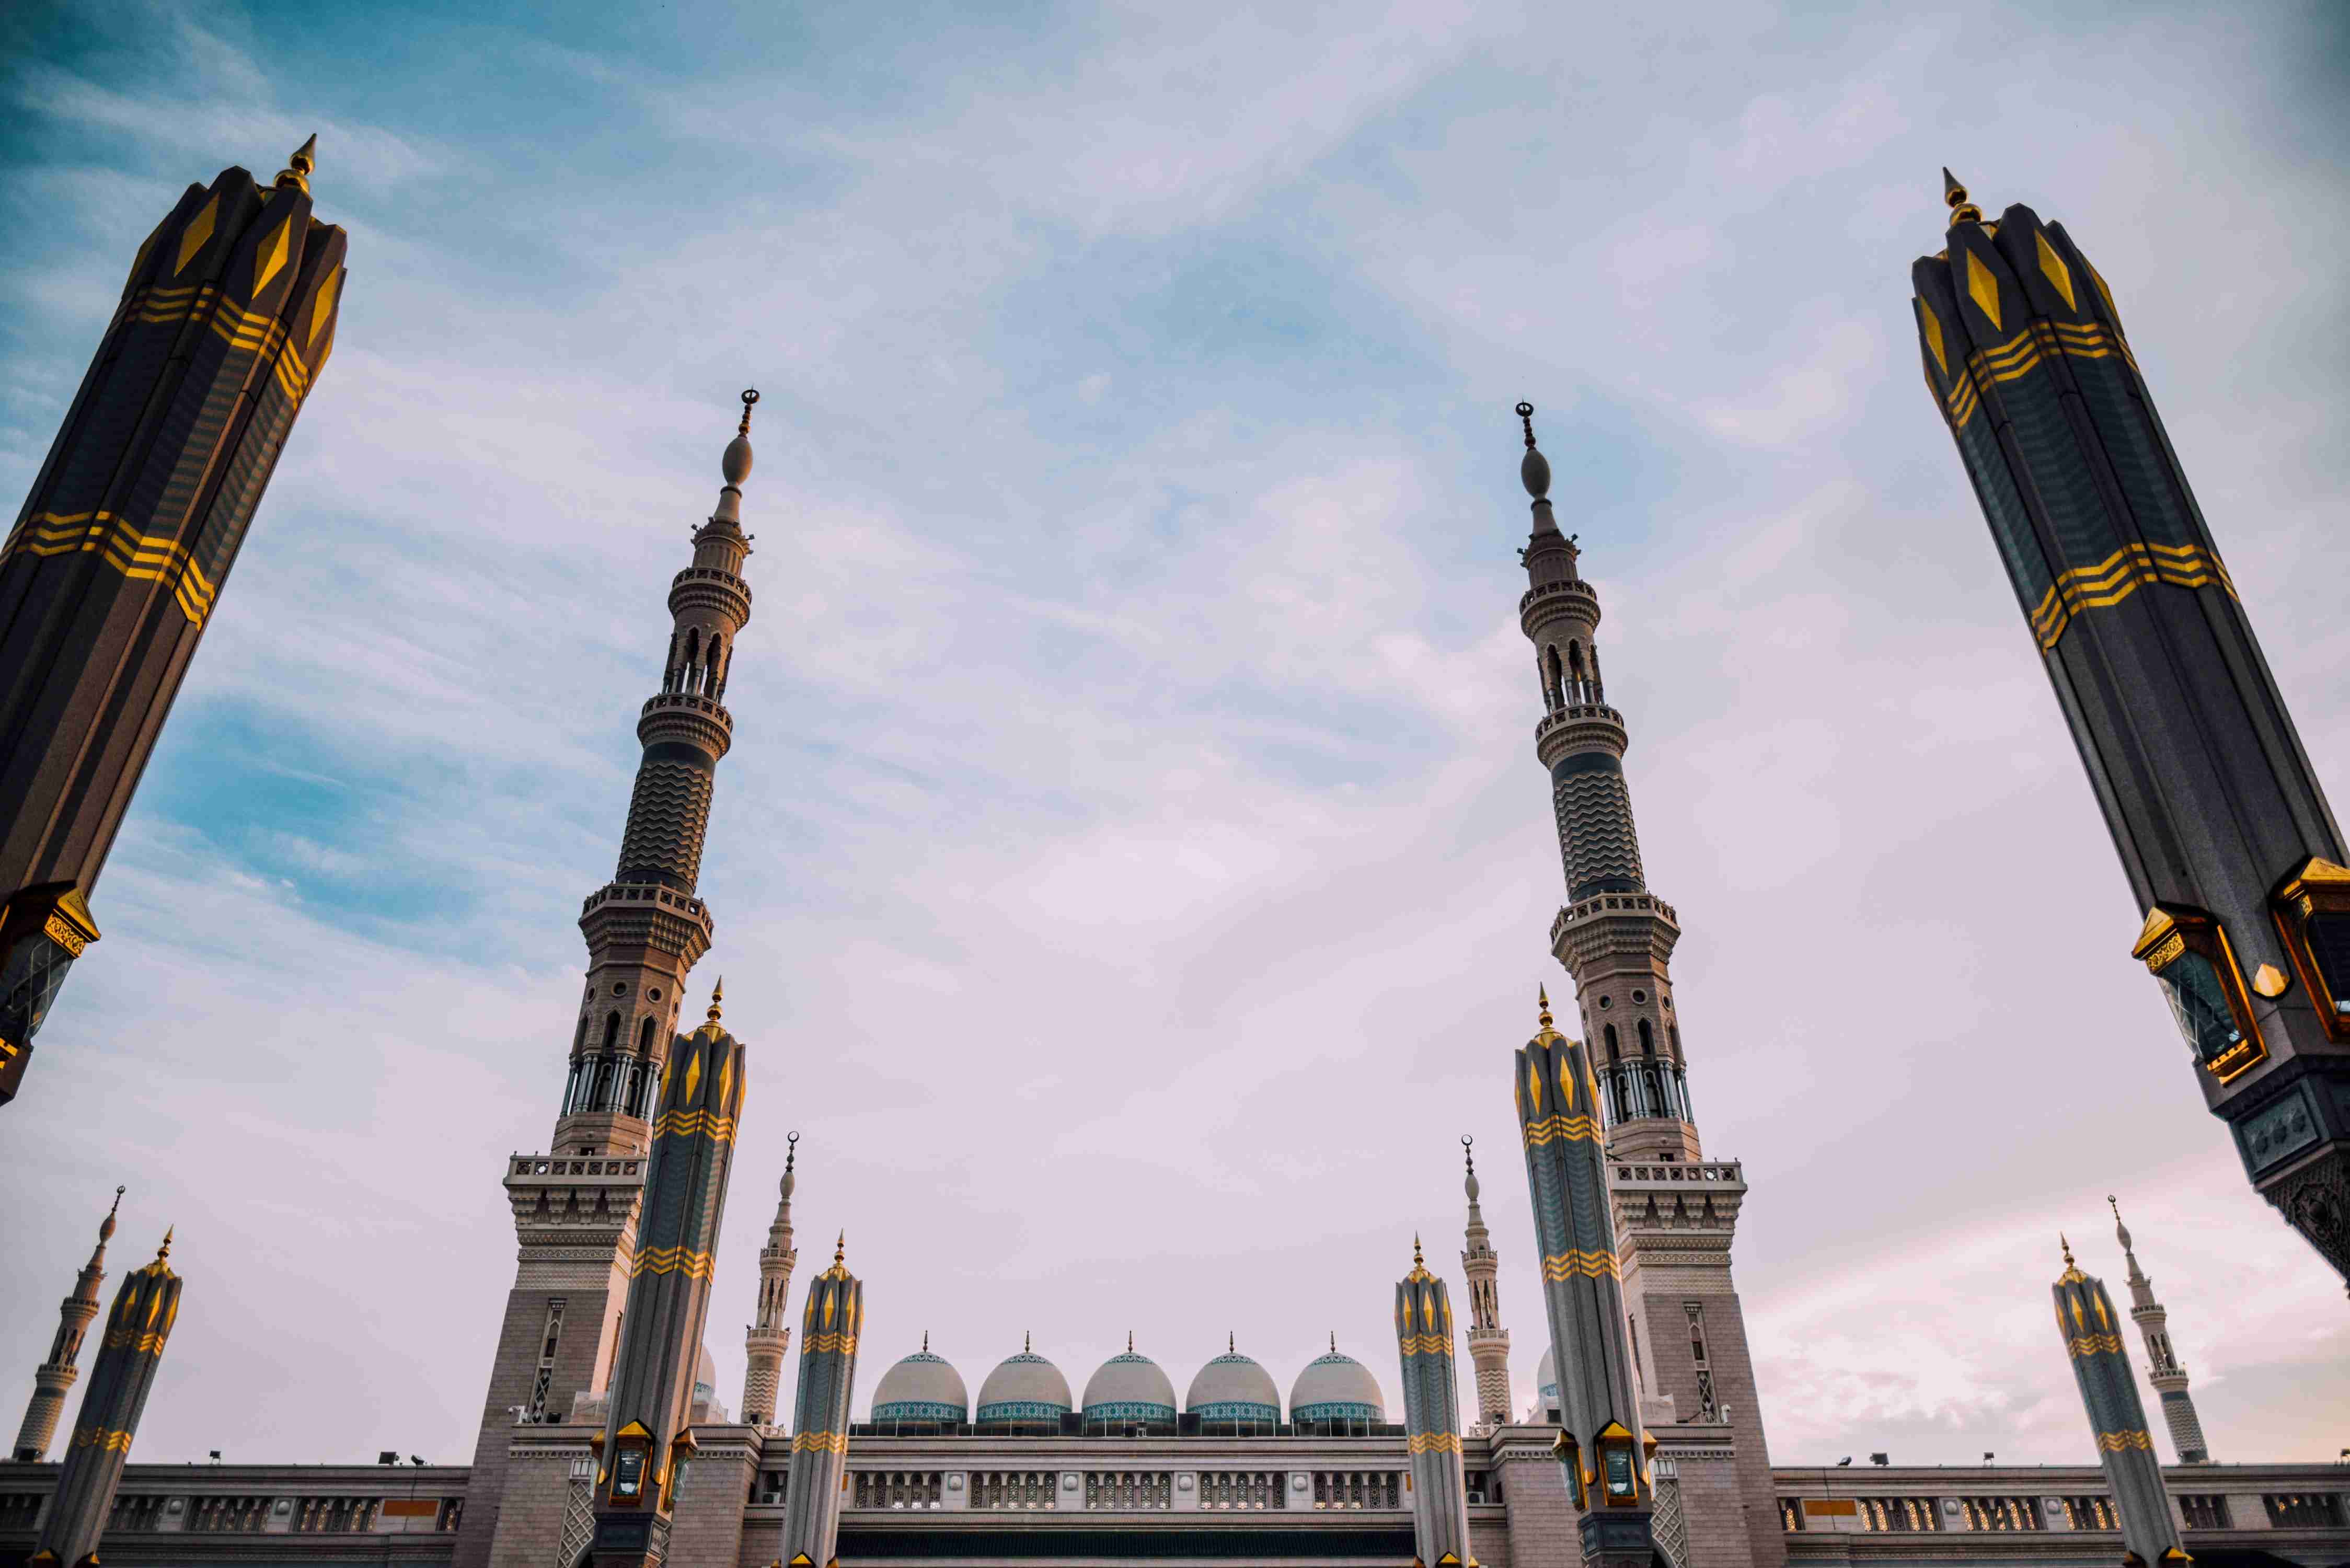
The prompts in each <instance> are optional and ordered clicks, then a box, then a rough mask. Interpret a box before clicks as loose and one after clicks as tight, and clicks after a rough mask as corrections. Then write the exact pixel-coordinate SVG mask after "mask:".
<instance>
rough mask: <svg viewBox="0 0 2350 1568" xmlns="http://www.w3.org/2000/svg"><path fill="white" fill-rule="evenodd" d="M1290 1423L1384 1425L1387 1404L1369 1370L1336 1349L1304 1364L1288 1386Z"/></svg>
mask: <svg viewBox="0 0 2350 1568" xmlns="http://www.w3.org/2000/svg"><path fill="white" fill-rule="evenodd" d="M1289 1418H1290V1419H1291V1420H1293V1421H1384V1420H1386V1419H1387V1418H1388V1411H1387V1400H1386V1398H1385V1397H1383V1396H1382V1395H1381V1394H1380V1393H1379V1380H1378V1378H1376V1377H1374V1376H1371V1369H1370V1368H1369V1367H1367V1366H1364V1365H1363V1364H1362V1363H1361V1362H1359V1361H1357V1360H1356V1359H1355V1358H1354V1357H1353V1356H1351V1355H1345V1354H1343V1353H1342V1352H1340V1351H1337V1350H1336V1349H1334V1350H1332V1351H1331V1352H1330V1353H1329V1354H1328V1355H1317V1356H1315V1358H1314V1359H1313V1360H1312V1361H1309V1362H1307V1363H1306V1364H1305V1371H1303V1372H1301V1373H1299V1374H1298V1375H1297V1381H1296V1382H1295V1383H1293V1384H1291V1385H1290V1386H1289Z"/></svg>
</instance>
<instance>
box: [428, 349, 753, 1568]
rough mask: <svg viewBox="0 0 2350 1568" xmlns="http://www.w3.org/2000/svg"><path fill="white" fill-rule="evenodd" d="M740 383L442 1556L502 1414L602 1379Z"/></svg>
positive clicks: (725, 587) (529, 1168)
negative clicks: (459, 1502)
mask: <svg viewBox="0 0 2350 1568" xmlns="http://www.w3.org/2000/svg"><path fill="white" fill-rule="evenodd" d="M758 399H759V394H758V393H756V392H754V391H746V392H744V393H743V419H742V423H741V424H740V425H739V426H737V427H736V431H735V435H734V439H733V441H730V442H729V443H728V444H727V447H726V452H725V455H724V457H723V459H722V461H721V462H720V472H721V475H722V477H723V481H724V483H723V487H722V488H721V489H720V490H719V492H718V504H717V506H716V508H715V509H714V510H713V511H712V513H711V514H710V517H709V520H708V521H707V522H705V523H703V524H702V526H700V527H698V528H696V529H695V530H693V559H692V562H691V565H689V566H686V567H685V569H684V570H682V571H681V572H679V573H678V574H677V576H675V577H674V578H673V579H672V580H671V583H670V590H669V611H670V616H671V631H670V635H669V637H668V638H667V639H666V645H667V651H666V653H665V654H664V656H663V659H662V664H661V678H660V690H659V691H656V692H655V693H654V694H653V695H652V696H650V697H649V698H647V699H646V700H645V701H644V704H643V706H642V707H641V708H639V710H638V717H637V738H638V739H639V741H640V742H643V745H644V757H643V761H642V762H641V763H640V764H639V767H638V769H637V781H636V787H635V790H634V792H633V793H632V794H631V796H630V799H629V820H628V828H627V831H626V832H625V833H624V834H623V835H622V837H621V843H620V855H619V868H618V871H617V873H616V874H615V876H614V877H613V878H612V880H611V881H609V882H608V883H606V884H605V885H604V886H603V887H601V888H598V889H597V890H596V891H595V892H594V893H592V894H590V895H589V896H588V898H587V904H586V906H585V908H584V909H583V910H582V912H581V914H580V917H579V929H580V931H581V933H582V934H583V935H584V936H585V937H586V938H587V981H586V985H585V988H584V991H583V993H582V999H581V1002H580V1004H579V1015H578V1017H577V1020H576V1021H575V1023H574V1026H573V1029H572V1036H571V1042H570V1051H569V1056H570V1064H569V1070H568V1072H567V1075H566V1078H565V1083H564V1090H563V1099H562V1103H561V1105H560V1106H558V1108H557V1111H556V1122H555V1127H554V1129H553V1136H552V1137H551V1138H550V1140H549V1144H548V1151H547V1152H546V1154H531V1155H516V1156H515V1157H514V1158H512V1159H510V1160H508V1161H507V1163H506V1166H505V1175H504V1182H505V1190H506V1196H507V1199H509V1201H510V1202H511V1204H512V1206H513V1210H514V1217H515V1236H516V1239H517V1240H518V1241H519V1242H520V1244H521V1245H520V1253H519V1256H518V1259H517V1265H518V1266H517V1268H516V1270H515V1283H514V1289H513V1290H512V1291H511V1292H510V1293H508V1294H507V1296H506V1311H505V1319H504V1324H502V1325H501V1327H500V1329H499V1333H498V1347H497V1351H496V1354H495V1356H494V1359H493V1361H492V1362H491V1364H490V1378H489V1389H488V1393H487V1394H486V1396H485V1397H484V1399H483V1402H482V1424H481V1428H480V1433H479V1436H478V1437H477V1438H476V1439H475V1442H474V1447H473V1470H472V1474H471V1477H470V1479H469V1480H468V1481H467V1483H466V1490H465V1512H464V1523H463V1527H462V1528H461V1529H460V1531H459V1532H458V1536H457V1543H456V1549H455V1552H454V1555H453V1558H452V1563H453V1568H484V1564H486V1563H488V1561H489V1556H490V1548H491V1543H492V1542H493V1541H494V1539H495V1536H496V1532H497V1522H498V1509H499V1504H500V1499H501V1498H502V1497H503V1496H504V1490H505V1484H504V1481H505V1467H506V1451H507V1449H508V1447H509V1445H510V1443H511V1441H512V1438H513V1435H514V1428H515V1423H516V1422H517V1421H518V1420H519V1421H523V1422H538V1421H563V1420H567V1419H569V1418H570V1416H571V1410H572V1403H573V1401H574V1400H575V1399H576V1398H577V1397H578V1396H579V1395H581V1394H586V1393H592V1392H594V1391H595V1390H597V1389H598V1388H602V1387H604V1386H606V1383H607V1381H608V1373H609V1371H610V1367H611V1363H612V1355H613V1351H614V1347H615V1341H616V1338H617V1334H616V1330H617V1328H618V1325H619V1314H620V1310H621V1303H622V1300H623V1298H624V1296H625V1295H626V1293H627V1291H628V1288H629V1259H630V1256H631V1254H632V1252H633V1251H634V1249H635V1245H636V1230H637V1202H638V1197H639V1189H641V1188H642V1186H643V1184H644V1176H645V1154H646V1149H647V1147H648V1145H649V1143H650V1138H651V1136H652V1128H651V1127H650V1123H649V1122H648V1119H647V1117H648V1114H649V1112H650V1107H651V1103H652V1100H653V1098H654V1096H655V1094H656V1087H655V1086H656V1085H657V1084H658V1083H659V1081H660V1073H661V1068H662V1065H663V1064H664V1063H666V1062H667V1061H668V1059H669V1053H670V1050H671V1042H672V1041H673V1040H675V1039H676V1038H677V1035H676V1026H677V1017H678V1007H679V1003H680V999H681V993H682V992H683V989H684V985H685V978H686V974H687V971H690V970H691V969H692V967H693V965H694V963H695V961H698V960H699V959H700V958H701V957H702V953H703V952H704V951H706V950H708V949H709V946H710V939H711V929H712V925H711V918H710V911H709V909H707V908H706V907H705V906H704V905H703V904H702V900H701V899H700V898H697V897H696V896H695V894H694V886H695V880H696V877H697V875H698V874H699V872H700V870H701V867H702V835H703V830H704V828H705V826H707V824H708V821H709V815H710V798H711V781H712V777H713V776H714V774H716V772H717V767H718V761H719V759H720V758H721V757H723V756H724V755H725V754H726V751H727V747H728V745H729V744H730V743H731V741H732V736H733V728H734V721H733V717H732V716H731V715H730V714H729V713H728V712H727V711H726V709H725V708H724V707H723V705H722V702H721V699H722V698H723V696H724V695H725V691H726V681H727V676H728V673H729V671H730V670H731V668H732V664H733V652H734V639H735V636H736V634H737V633H739V632H740V631H741V630H742V628H743V625H744V624H745V623H746V622H747V621H749V619H750V618H751V588H750V585H748V584H747V583H745V582H744V581H743V576H742V573H743V557H744V556H748V555H749V554H750V553H751V542H750V540H749V538H748V537H747V536H746V535H744V534H743V523H742V503H743V480H744V479H746V478H748V477H749V475H750V472H751V440H750V430H751V406H752V405H753V404H754V403H755V402H757V401H758Z"/></svg>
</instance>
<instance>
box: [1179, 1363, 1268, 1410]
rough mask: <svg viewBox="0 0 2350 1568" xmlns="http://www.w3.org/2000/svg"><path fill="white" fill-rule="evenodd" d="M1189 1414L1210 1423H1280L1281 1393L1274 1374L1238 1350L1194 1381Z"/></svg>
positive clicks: (1187, 1402) (1205, 1368)
mask: <svg viewBox="0 0 2350 1568" xmlns="http://www.w3.org/2000/svg"><path fill="white" fill-rule="evenodd" d="M1183 1408H1184V1410H1185V1412H1186V1413H1187V1414H1190V1415H1193V1416H1197V1417H1200V1418H1201V1419H1202V1420H1206V1421H1276V1422H1277V1421H1279V1420H1280V1419H1281V1390H1280V1389H1278V1388H1276V1387H1274V1383H1273V1374H1272V1373H1270V1372H1267V1371H1266V1370H1265V1369H1264V1368H1263V1367H1262V1366H1258V1365H1257V1364H1256V1363H1255V1362H1254V1361H1252V1360H1251V1359H1249V1358H1248V1357H1247V1356H1245V1355H1242V1354H1241V1353H1240V1352H1239V1351H1237V1350H1227V1351H1226V1352H1225V1353H1224V1354H1223V1355H1219V1356H1218V1357H1216V1358H1215V1359H1214V1360H1213V1361H1211V1362H1210V1363H1208V1365H1206V1366H1202V1367H1201V1368H1200V1371H1199V1375H1198V1376H1195V1377H1193V1378H1192V1379H1191V1389H1190V1391H1189V1392H1187V1393H1186V1394H1185V1395H1184V1396H1183Z"/></svg>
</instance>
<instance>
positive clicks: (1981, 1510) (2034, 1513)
mask: <svg viewBox="0 0 2350 1568" xmlns="http://www.w3.org/2000/svg"><path fill="white" fill-rule="evenodd" d="M1964 1505H1965V1511H1966V1516H1967V1528H1968V1529H1969V1530H2038V1529H2040V1528H2041V1523H2040V1504H2039V1503H2038V1502H2037V1501H2034V1500H2033V1499H2031V1498H2028V1497H1970V1498H1967V1499H1965V1500H1964Z"/></svg>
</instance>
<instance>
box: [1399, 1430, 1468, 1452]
mask: <svg viewBox="0 0 2350 1568" xmlns="http://www.w3.org/2000/svg"><path fill="white" fill-rule="evenodd" d="M1403 1446H1404V1448H1405V1449H1407V1450H1409V1452H1412V1453H1415V1454H1457V1453H1459V1452H1460V1451H1461V1435H1460V1434H1459V1433H1458V1432H1422V1433H1420V1434H1419V1436H1418V1437H1414V1438H1405V1439H1404V1445H1403Z"/></svg>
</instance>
